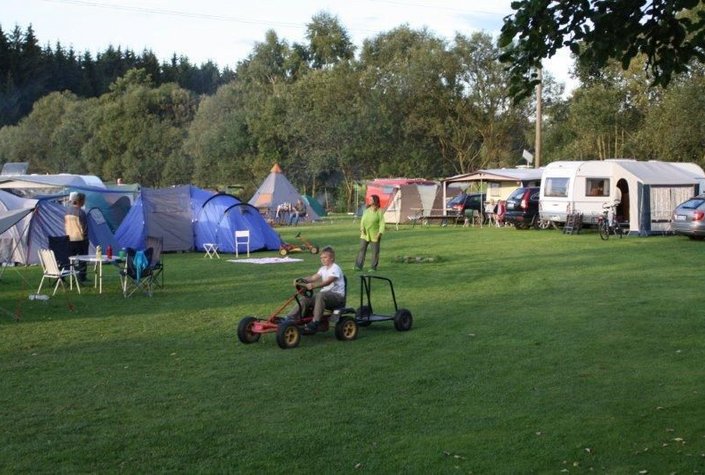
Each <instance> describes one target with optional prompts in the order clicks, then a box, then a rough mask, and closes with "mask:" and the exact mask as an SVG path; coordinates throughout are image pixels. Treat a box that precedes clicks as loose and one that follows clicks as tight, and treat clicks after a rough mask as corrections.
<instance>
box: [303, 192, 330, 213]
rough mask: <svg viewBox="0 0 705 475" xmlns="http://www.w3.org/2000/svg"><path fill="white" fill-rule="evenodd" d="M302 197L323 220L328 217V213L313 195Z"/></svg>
mask: <svg viewBox="0 0 705 475" xmlns="http://www.w3.org/2000/svg"><path fill="white" fill-rule="evenodd" d="M301 197H302V198H303V200H304V201H305V202H306V204H307V205H308V206H309V207H311V208H313V210H314V211H315V212H316V214H317V215H318V216H320V217H321V218H322V217H324V216H328V213H327V212H326V210H325V209H324V208H323V205H321V203H319V202H318V200H317V199H316V198H314V197H313V196H311V195H301Z"/></svg>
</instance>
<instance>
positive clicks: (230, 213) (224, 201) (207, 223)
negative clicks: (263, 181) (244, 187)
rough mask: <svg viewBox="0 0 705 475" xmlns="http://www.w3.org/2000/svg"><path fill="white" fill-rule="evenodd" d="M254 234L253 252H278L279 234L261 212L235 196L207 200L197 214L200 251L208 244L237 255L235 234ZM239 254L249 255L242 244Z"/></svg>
mask: <svg viewBox="0 0 705 475" xmlns="http://www.w3.org/2000/svg"><path fill="white" fill-rule="evenodd" d="M243 230H249V231H250V250H251V251H256V250H260V249H265V250H272V251H274V250H277V249H279V246H280V245H281V239H280V238H279V235H278V234H277V233H276V232H274V230H273V229H272V228H271V227H270V226H269V225H268V224H267V222H266V221H265V220H264V218H262V216H261V215H260V214H259V210H257V208H255V207H254V206H252V205H250V204H248V203H242V202H241V201H240V200H238V199H237V198H236V197H235V196H233V195H229V194H226V193H219V194H215V195H212V196H210V197H209V198H208V199H206V200H205V201H204V202H203V204H202V205H201V207H200V209H198V210H197V211H196V213H195V221H194V236H195V244H196V247H197V248H198V249H203V245H204V244H205V243H215V244H217V245H218V250H219V251H222V252H235V238H234V236H235V231H243ZM239 246H240V247H239V249H238V250H239V252H245V251H246V248H245V247H244V245H239Z"/></svg>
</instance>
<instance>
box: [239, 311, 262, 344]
mask: <svg viewBox="0 0 705 475" xmlns="http://www.w3.org/2000/svg"><path fill="white" fill-rule="evenodd" d="M256 321H257V319H256V318H255V317H245V318H243V319H242V320H240V323H239V324H238V326H237V337H238V339H239V340H240V341H241V342H243V343H245V344H248V343H254V342H256V341H257V340H259V337H260V334H259V333H255V332H253V331H252V325H254V323H255V322H256Z"/></svg>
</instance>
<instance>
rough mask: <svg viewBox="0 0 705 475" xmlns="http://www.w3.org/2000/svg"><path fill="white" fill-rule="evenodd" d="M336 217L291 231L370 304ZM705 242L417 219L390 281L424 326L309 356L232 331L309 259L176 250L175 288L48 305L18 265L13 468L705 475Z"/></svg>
mask: <svg viewBox="0 0 705 475" xmlns="http://www.w3.org/2000/svg"><path fill="white" fill-rule="evenodd" d="M333 221H334V222H333V224H322V225H315V226H300V227H298V228H296V229H283V230H281V232H282V235H283V237H284V238H285V239H286V240H289V241H294V242H295V238H294V235H295V233H296V232H297V231H302V233H303V234H304V235H305V237H307V238H309V239H311V240H312V241H314V242H315V243H316V244H318V245H319V246H323V245H327V244H331V245H333V246H335V247H336V249H337V251H338V261H339V262H340V263H341V264H342V266H343V268H344V270H345V271H346V272H347V273H348V276H349V278H350V286H351V292H352V295H351V296H350V297H349V298H350V299H351V300H350V301H349V303H351V304H353V305H354V306H357V305H358V304H357V298H358V297H357V295H358V291H359V282H358V281H357V280H356V279H355V278H354V274H353V273H352V272H351V270H350V269H351V267H352V262H353V259H354V254H355V252H356V248H357V233H356V226H355V224H353V223H352V222H351V221H350V220H349V219H345V218H343V219H336V218H333ZM703 249H704V248H703V243H702V242H695V241H690V240H688V239H685V238H680V237H649V238H637V237H630V238H626V239H622V240H612V239H611V240H609V241H607V242H603V241H601V240H600V239H599V237H598V236H597V235H596V234H594V233H589V232H585V233H583V234H580V235H573V236H566V235H563V234H560V233H559V232H557V231H516V230H513V229H497V228H484V229H479V228H462V227H449V228H441V227H438V226H431V227H427V228H423V227H421V228H420V227H416V228H415V229H413V230H412V229H411V228H409V227H402V228H400V230H399V231H394V230H390V231H389V232H388V233H387V234H386V235H385V240H384V243H383V249H382V263H381V265H380V272H379V274H380V275H384V276H388V277H390V278H392V279H393V280H394V283H395V287H396V290H397V297H398V299H399V301H400V303H401V305H403V306H404V307H407V308H409V309H410V310H411V311H412V313H413V315H414V319H415V320H414V328H413V329H412V330H411V331H410V332H407V333H399V332H396V331H395V330H394V329H393V327H392V325H391V324H387V325H385V324H380V325H377V326H375V325H373V326H371V327H369V328H364V329H361V333H360V336H359V338H358V339H357V340H356V341H354V342H349V343H342V342H339V341H337V340H336V339H335V338H334V336H333V335H331V334H330V333H329V334H319V335H316V336H313V337H306V338H304V340H303V341H302V343H301V346H300V347H299V348H296V349H294V350H290V351H283V350H280V349H279V348H278V347H277V345H276V342H275V341H274V338H273V336H268V337H263V338H262V339H261V340H260V342H259V343H256V344H253V345H249V346H248V345H243V344H241V343H239V342H238V341H237V338H236V336H235V328H236V326H237V323H238V321H239V320H240V318H241V317H243V316H245V315H265V314H267V313H268V312H270V311H272V310H273V309H274V308H275V307H276V306H277V305H278V303H279V302H281V301H283V300H284V299H285V298H286V297H287V296H288V294H289V293H290V292H291V287H290V283H291V280H292V278H293V277H296V276H299V275H302V274H307V273H310V271H311V270H312V269H314V268H315V267H317V265H318V258H317V257H316V256H312V255H310V254H295V255H293V257H300V258H302V259H303V260H304V261H303V262H301V263H296V264H284V265H270V266H264V265H263V266H255V265H252V264H232V263H229V262H227V260H226V259H227V258H233V257H232V256H224V257H225V258H224V259H222V260H209V259H204V258H203V255H202V254H199V253H193V254H169V255H167V256H166V262H165V264H166V287H165V288H164V289H162V290H158V291H157V292H156V293H155V295H154V296H153V297H152V298H147V297H143V296H141V295H136V296H134V297H133V298H131V299H129V300H124V299H123V298H122V296H121V295H120V294H119V292H118V289H117V279H116V278H115V281H114V282H113V283H106V285H107V286H108V288H109V289H108V290H107V291H106V292H105V293H104V294H103V295H97V293H96V292H94V291H92V290H90V289H88V290H87V291H86V292H85V294H84V295H81V296H78V295H76V294H73V293H72V294H68V296H64V295H58V294H57V297H55V298H52V299H50V300H49V301H48V302H41V301H29V300H27V295H28V294H29V293H31V292H32V291H33V290H34V288H36V285H37V284H38V282H39V277H40V272H39V270H38V269H37V268H20V269H7V270H6V272H5V273H4V275H3V277H2V280H0V290H1V292H0V309H4V311H2V313H0V332H1V334H2V338H0V426H2V428H3V430H2V435H0V472H1V473H20V472H33V473H41V472H52V473H55V472H72V473H73V472H101V473H112V472H128V473H134V472H143V473H145V472H155V471H176V472H189V473H193V472H202V473H214V472H238V473H255V472H261V473H271V472H277V473H282V472H289V473H351V472H357V471H365V472H368V473H471V472H473V473H488V472H493V473H497V472H501V473H517V472H519V473H528V472H554V473H555V472H568V473H572V472H584V471H593V470H594V471H600V472H608V473H647V472H648V473H672V472H677V473H685V472H689V473H693V472H703V471H705V423H704V422H703V421H705V405H704V404H703V397H704V395H705V387H704V386H703V379H704V376H705V371H704V370H703V361H704V360H705V343H704V341H705V339H704V338H703V336H704V335H703V333H704V331H703V317H702V314H703V311H702V307H703V303H702V295H703V292H702V291H701V289H700V288H698V287H697V286H694V285H693V283H695V282H699V281H701V280H702V277H701V267H702V266H701V261H702V257H701V256H702V255H703ZM265 255H274V253H265ZM415 256H435V257H439V258H440V261H436V262H425V263H421V264H411V263H406V262H404V261H407V260H410V259H403V257H415ZM397 257H401V258H400V259H396V258H397ZM15 270H17V272H16V271H15ZM20 276H21V277H23V278H25V279H26V280H27V281H28V282H29V284H31V288H29V287H27V285H26V284H24V283H23V281H22V279H21V277H20ZM106 282H107V280H106ZM111 287H112V291H111V290H110V288H111ZM71 308H74V310H73V311H71ZM15 317H17V319H16V318H15Z"/></svg>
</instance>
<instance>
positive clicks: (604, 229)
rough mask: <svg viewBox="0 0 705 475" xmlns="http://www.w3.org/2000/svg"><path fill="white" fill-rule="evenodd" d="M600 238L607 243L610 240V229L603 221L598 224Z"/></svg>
mask: <svg viewBox="0 0 705 475" xmlns="http://www.w3.org/2000/svg"><path fill="white" fill-rule="evenodd" d="M600 238H601V239H602V240H603V241H607V240H608V239H609V238H610V227H609V226H608V225H607V223H606V222H604V221H603V222H601V223H600Z"/></svg>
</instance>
